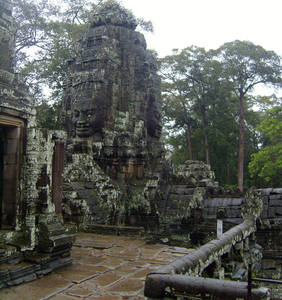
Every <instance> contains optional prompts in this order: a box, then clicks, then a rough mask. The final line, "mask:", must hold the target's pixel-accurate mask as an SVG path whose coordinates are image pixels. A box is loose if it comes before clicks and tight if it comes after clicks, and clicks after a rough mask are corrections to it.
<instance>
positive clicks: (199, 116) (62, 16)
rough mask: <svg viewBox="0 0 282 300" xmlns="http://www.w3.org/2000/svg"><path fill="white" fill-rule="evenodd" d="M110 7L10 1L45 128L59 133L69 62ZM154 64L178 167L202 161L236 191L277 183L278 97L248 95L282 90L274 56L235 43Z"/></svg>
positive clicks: (19, 65) (20, 68) (97, 1)
mask: <svg viewBox="0 0 282 300" xmlns="http://www.w3.org/2000/svg"><path fill="white" fill-rule="evenodd" d="M109 3H119V1H117V0H107V1H103V0H86V1H85V0H75V1H71V2H70V1H66V0H62V1H61V2H60V3H57V2H52V1H51V2H50V1H47V0H39V1H34V0H13V5H14V11H13V15H14V18H15V20H16V26H17V35H16V57H15V67H16V70H17V72H20V73H22V74H24V75H26V76H25V77H26V78H27V83H28V84H29V86H30V87H31V91H32V93H33V94H34V96H35V98H36V100H37V103H38V106H37V112H38V121H39V123H40V125H41V126H42V127H48V128H50V129H59V128H62V127H61V126H62V125H61V122H60V101H61V96H62V95H61V93H62V84H63V80H64V78H65V77H66V75H67V59H68V58H69V57H71V56H72V55H73V54H74V53H75V49H76V44H77V40H78V39H79V37H80V35H81V33H82V32H84V31H85V29H86V28H87V26H88V21H89V18H90V17H91V15H92V13H95V12H96V11H97V9H98V8H99V7H100V6H103V5H107V4H109ZM137 23H138V24H139V30H140V28H142V29H143V30H145V31H153V26H152V22H151V21H145V20H144V19H137ZM159 63H160V75H161V76H162V82H163V83H162V84H163V111H164V115H163V121H164V123H165V124H166V128H165V129H166V130H165V131H166V132H168V134H167V135H166V136H165V138H164V140H165V143H166V144H167V145H168V146H169V147H170V148H171V149H173V150H174V151H173V160H174V162H175V163H176V164H180V163H184V162H185V160H187V159H197V160H203V161H205V162H206V163H207V164H210V165H211V166H212V169H213V170H214V171H215V173H216V176H217V179H218V181H219V182H220V184H221V185H233V186H234V187H235V186H239V187H240V188H241V189H242V188H243V184H244V178H246V179H247V180H245V182H246V183H247V184H248V185H251V184H252V180H251V179H250V174H252V176H253V177H254V178H255V179H256V178H257V177H258V178H263V179H264V182H266V183H268V182H270V181H272V182H275V178H280V175H281V162H280V153H281V148H280V147H281V145H280V140H279V138H278V132H279V128H280V127H279V126H280V125H279V124H280V123H279V122H280V119H279V118H280V115H281V111H280V110H279V107H278V106H277V103H279V104H280V102H279V101H280V99H278V98H277V97H275V96H273V97H266V96H263V95H261V96H256V97H254V96H253V94H252V93H253V91H254V89H255V87H256V86H257V85H259V84H261V85H262V84H263V85H271V86H274V87H278V88H280V87H281V84H282V73H281V71H282V68H281V57H280V56H279V55H277V54H276V53H275V52H273V51H267V50H265V49H263V48H262V47H261V46H258V45H254V44H253V43H251V42H249V41H238V40H236V41H233V42H229V43H225V44H224V45H222V46H221V47H219V48H218V49H216V50H209V51H206V50H205V49H204V48H201V47H197V46H191V47H187V48H184V49H183V50H177V49H175V50H173V53H172V54H171V55H168V56H166V57H164V58H161V59H159ZM46 89H48V92H46ZM274 106H277V107H275V108H273V107H274ZM269 109H271V110H269ZM271 118H272V119H273V120H272V122H274V121H275V122H276V123H275V125H274V124H272V125H273V127H271V126H268V123H267V122H269V123H270V122H271V121H270V120H271ZM275 128H276V129H277V131H276V132H275V130H274V129H275ZM248 165H249V168H247V166H248ZM274 165H275V167H274ZM236 182H237V183H236Z"/></svg>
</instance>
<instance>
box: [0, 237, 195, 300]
mask: <svg viewBox="0 0 282 300" xmlns="http://www.w3.org/2000/svg"><path fill="white" fill-rule="evenodd" d="M146 241H148V238H146V237H128V236H113V235H99V234H91V233H78V234H77V240H76V242H75V244H74V246H73V247H72V251H71V254H72V258H73V260H74V262H73V265H72V266H70V267H67V268H65V269H62V270H58V271H56V272H53V273H52V274H51V275H47V276H45V277H43V278H41V279H38V280H35V281H32V282H28V283H25V284H21V285H18V286H12V287H10V288H6V289H2V290H0V299H3V300H4V299H5V300H12V299H13V300H16V299H21V300H24V299H29V300H33V299H34V300H35V299H36V300H38V299H52V300H68V299H69V300H71V299H78V298H83V299H97V298H98V297H99V299H100V300H103V299H107V300H115V299H135V300H138V299H144V284H145V279H146V275H147V274H149V273H151V272H153V271H154V270H155V269H158V268H160V267H161V266H163V265H165V264H168V263H170V262H172V261H173V260H175V259H177V258H179V257H182V256H184V255H187V254H189V253H191V252H193V251H194V250H193V249H186V248H180V247H172V246H168V245H163V244H155V245H153V244H147V243H146Z"/></svg>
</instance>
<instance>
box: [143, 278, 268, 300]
mask: <svg viewBox="0 0 282 300" xmlns="http://www.w3.org/2000/svg"><path fill="white" fill-rule="evenodd" d="M177 294H184V295H187V296H188V295H189V296H190V295H205V294H206V295H213V296H215V297H218V298H219V299H230V300H231V299H237V298H240V299H247V297H248V284H247V283H245V282H235V281H226V280H218V279H210V278H202V277H191V276H184V275H171V276H169V275H157V274H156V275H154V274H150V275H148V276H147V280H146V286H145V291H144V295H145V296H146V297H150V298H155V299H161V298H164V297H165V296H167V295H168V296H173V295H177ZM251 299H252V300H268V299H270V292H269V289H267V288H253V289H252V294H251Z"/></svg>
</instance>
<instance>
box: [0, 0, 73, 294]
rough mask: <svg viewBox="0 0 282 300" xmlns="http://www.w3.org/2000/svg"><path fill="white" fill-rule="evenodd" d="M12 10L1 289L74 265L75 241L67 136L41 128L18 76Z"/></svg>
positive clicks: (0, 31)
mask: <svg viewBox="0 0 282 300" xmlns="http://www.w3.org/2000/svg"><path fill="white" fill-rule="evenodd" d="M11 10H12V5H11V2H10V1H7V0H5V1H3V0H1V1H0V206H1V214H0V225H1V230H0V237H1V243H0V264H1V271H0V288H1V287H3V286H6V285H13V284H19V283H21V282H24V281H30V280H34V279H37V278H38V277H41V276H42V275H44V274H47V273H50V272H52V270H55V269H56V268H59V267H63V266H66V265H69V264H70V263H71V262H72V260H71V258H70V248H71V246H72V243H73V242H74V240H75V236H74V235H66V234H65V231H66V230H65V227H64V226H63V219H62V215H61V204H62V184H63V180H62V171H63V163H64V145H65V140H66V134H65V133H64V132H59V131H55V132H51V131H48V130H44V129H40V128H38V127H37V124H36V118H35V109H34V105H33V104H34V101H33V99H32V98H31V96H30V95H29V92H28V89H27V87H26V86H25V85H24V83H23V80H21V78H20V76H19V75H17V74H14V71H13V63H12V58H13V56H14V34H15V30H14V29H15V28H14V24H13V18H12V15H11ZM22 262H26V264H24V265H22V264H19V265H18V266H17V267H16V268H15V267H14V266H13V265H14V264H18V263H22Z"/></svg>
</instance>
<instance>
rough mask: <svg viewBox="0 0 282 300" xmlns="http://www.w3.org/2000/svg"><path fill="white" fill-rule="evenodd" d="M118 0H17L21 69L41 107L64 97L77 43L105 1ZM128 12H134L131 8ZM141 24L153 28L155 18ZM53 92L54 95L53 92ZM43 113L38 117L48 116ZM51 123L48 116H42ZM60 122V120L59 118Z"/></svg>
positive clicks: (18, 66)
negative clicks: (54, 0)
mask: <svg viewBox="0 0 282 300" xmlns="http://www.w3.org/2000/svg"><path fill="white" fill-rule="evenodd" d="M119 2H120V1H116V0H107V1H103V0H74V1H67V0H62V1H60V3H59V2H53V1H51V2H50V1H47V0H38V1H35V0H13V6H14V9H13V17H14V19H15V21H16V29H17V34H16V40H15V41H16V57H15V66H16V70H17V72H20V73H22V74H24V75H25V78H26V83H27V84H28V85H29V87H30V90H31V92H32V94H33V95H34V98H35V99H36V100H37V103H38V105H41V106H42V107H39V108H38V111H40V110H41V109H43V107H44V109H47V106H49V110H52V109H54V104H50V103H49V102H50V101H51V103H54V102H57V103H59V102H60V101H61V96H62V95H61V93H62V85H63V81H64V78H66V75H67V72H68V66H67V61H68V59H69V58H70V57H73V55H74V54H75V51H76V45H77V42H78V40H79V39H80V37H81V34H82V33H83V32H84V31H85V29H86V28H87V26H88V24H89V20H90V19H91V16H92V15H93V14H94V13H95V12H97V9H98V8H100V7H103V6H105V5H119V6H120V7H121V8H122V9H124V10H126V9H125V8H123V7H122V6H121V5H120V4H119ZM126 11H128V13H130V14H132V13H131V12H130V11H129V10H126ZM136 21H137V24H138V25H139V28H141V30H144V31H151V32H152V31H153V25H152V22H151V21H146V20H144V19H142V18H139V19H137V20H136ZM50 94H51V95H50ZM45 116H47V115H45V114H39V113H38V118H45ZM39 122H40V123H44V122H45V124H49V125H51V123H49V122H48V120H43V119H39ZM55 123H56V122H55Z"/></svg>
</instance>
